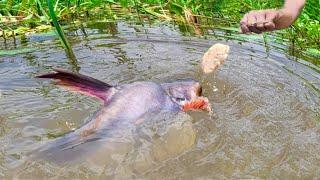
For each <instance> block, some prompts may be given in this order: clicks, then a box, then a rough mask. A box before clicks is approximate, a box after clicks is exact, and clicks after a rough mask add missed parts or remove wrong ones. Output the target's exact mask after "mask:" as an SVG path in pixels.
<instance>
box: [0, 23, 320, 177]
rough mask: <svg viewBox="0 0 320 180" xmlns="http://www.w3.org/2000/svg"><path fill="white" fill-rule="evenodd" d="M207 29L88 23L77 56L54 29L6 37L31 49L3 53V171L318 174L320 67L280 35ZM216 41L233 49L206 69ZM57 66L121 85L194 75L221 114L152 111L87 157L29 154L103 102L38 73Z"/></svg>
mask: <svg viewBox="0 0 320 180" xmlns="http://www.w3.org/2000/svg"><path fill="white" fill-rule="evenodd" d="M190 29H191V32H190V31H189V30H190ZM201 31H203V32H202V33H203V34H202V35H200V36H199V35H194V31H193V30H192V27H185V26H179V25H173V24H167V23H153V24H151V25H150V24H143V25H141V24H140V23H138V24H137V23H132V22H125V21H119V22H95V23H86V24H84V25H83V26H82V27H72V28H70V29H69V33H68V36H69V38H70V40H71V43H72V45H73V49H74V52H75V54H76V57H77V63H75V62H71V61H70V59H68V57H67V56H66V54H65V52H64V51H63V49H62V48H61V46H60V44H59V41H58V39H57V38H55V36H53V35H52V34H38V35H32V36H28V37H25V38H21V39H17V42H15V43H14V42H12V41H7V42H6V44H4V43H1V44H0V48H1V49H25V50H27V51H24V52H22V53H20V54H16V55H7V56H2V57H0V76H1V78H0V90H1V96H0V143H1V149H0V152H1V153H0V177H2V178H6V179H7V178H12V177H16V178H31V177H38V178H52V177H56V178H94V177H100V178H147V179H151V178H156V179H163V178H173V179H176V178H181V179H192V178H199V177H200V178H219V179H220V178H272V179H274V178H287V179H289V178H312V177H316V178H319V177H320V169H319V167H320V155H319V152H320V127H319V105H320V101H319V88H320V73H319V72H320V70H319V68H317V67H316V66H314V65H312V64H311V63H308V61H305V60H306V59H303V57H302V58H301V57H300V58H299V57H297V56H292V51H289V50H288V49H290V48H289V47H286V46H284V45H282V44H279V43H277V42H276V41H274V40H273V39H274V37H273V36H271V35H270V36H267V42H266V39H263V36H255V38H251V39H250V38H248V39H245V40H246V41H239V40H235V39H239V38H237V37H240V35H237V34H232V33H230V32H229V31H228V30H222V29H214V28H209V29H200V32H201ZM196 32H198V31H196ZM198 34H199V33H198ZM242 39H243V38H242ZM214 43H223V44H227V45H229V46H230V55H229V58H228V60H227V61H226V63H225V64H224V65H223V66H222V67H221V68H220V69H218V70H217V71H216V72H215V73H214V74H211V75H203V74H202V73H201V72H200V71H199V67H198V62H199V60H200V59H201V57H202V55H203V53H204V52H206V50H207V49H208V48H209V47H210V46H211V45H213V44H214ZM309 62H310V61H309ZM53 67H62V68H65V69H78V68H80V71H79V72H80V73H83V74H87V75H90V76H92V77H94V78H97V79H100V80H103V81H105V82H108V83H110V84H124V83H131V82H135V81H154V82H159V83H161V82H166V81H172V80H174V79H180V78H188V77H191V78H195V79H197V80H199V81H200V82H201V84H202V85H203V89H204V95H205V96H207V97H208V98H209V100H210V102H211V104H212V110H213V113H211V114H210V113H205V112H192V113H188V114H183V113H182V114H179V115H177V116H173V117H172V116H169V117H167V116H166V115H159V116H156V117H153V118H152V119H151V120H150V121H148V122H146V123H144V124H142V125H140V126H138V127H136V128H134V129H130V130H128V131H125V132H124V133H123V138H121V139H114V140H110V142H109V143H108V144H107V145H106V147H104V148H101V149H98V150H97V152H96V153H95V154H93V155H92V156H90V157H83V159H85V161H84V162H83V163H77V164H65V165H57V164H53V163H51V162H47V161H44V162H26V161H25V159H28V156H30V153H31V154H32V152H33V151H34V150H35V149H36V148H37V147H39V146H41V145H43V144H45V143H46V142H47V141H49V140H50V139H51V138H54V136H58V135H59V134H61V133H64V132H68V131H70V130H72V129H74V128H77V127H78V126H80V125H81V124H82V123H83V122H84V121H86V120H87V118H88V117H90V115H92V114H93V113H94V112H95V111H96V110H97V109H98V108H99V106H100V104H99V102H97V101H96V100H95V99H92V98H90V97H86V96H84V95H79V94H74V93H71V92H68V91H66V90H63V89H60V88H58V87H56V86H54V85H53V84H51V82H50V81H47V80H38V79H35V78H34V76H35V75H36V74H38V73H43V72H48V71H50V69H51V68H53Z"/></svg>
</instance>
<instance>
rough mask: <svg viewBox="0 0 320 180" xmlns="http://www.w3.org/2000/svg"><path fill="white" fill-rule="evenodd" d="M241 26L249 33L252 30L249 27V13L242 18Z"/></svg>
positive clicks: (243, 30)
mask: <svg viewBox="0 0 320 180" xmlns="http://www.w3.org/2000/svg"><path fill="white" fill-rule="evenodd" d="M240 28H241V31H242V32H243V33H248V32H250V30H249V28H248V14H245V15H244V16H243V18H242V20H241V21H240Z"/></svg>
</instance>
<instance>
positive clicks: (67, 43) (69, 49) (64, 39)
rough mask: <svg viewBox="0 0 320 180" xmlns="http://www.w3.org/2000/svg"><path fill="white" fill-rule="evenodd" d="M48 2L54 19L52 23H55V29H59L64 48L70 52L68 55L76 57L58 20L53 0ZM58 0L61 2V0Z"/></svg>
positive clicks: (58, 32) (51, 16) (50, 13)
mask: <svg viewBox="0 0 320 180" xmlns="http://www.w3.org/2000/svg"><path fill="white" fill-rule="evenodd" d="M47 2H48V8H49V15H50V18H51V20H52V23H53V24H54V27H55V29H56V31H57V34H58V36H59V39H60V41H61V42H62V44H63V46H64V48H65V49H66V51H67V53H68V55H70V56H71V57H75V55H74V53H73V50H72V47H71V45H70V43H69V41H68V39H67V38H66V36H65V34H64V32H63V30H62V28H61V26H60V24H59V22H58V19H57V16H56V13H55V11H54V7H53V3H52V0H47ZM57 2H59V0H58V1H57Z"/></svg>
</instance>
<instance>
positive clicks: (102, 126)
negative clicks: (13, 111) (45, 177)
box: [36, 69, 210, 162]
mask: <svg viewBox="0 0 320 180" xmlns="http://www.w3.org/2000/svg"><path fill="white" fill-rule="evenodd" d="M37 77H38V78H49V79H55V80H56V82H57V84H58V85H60V86H63V87H65V88H67V89H69V90H71V91H76V92H80V93H83V94H86V95H89V96H93V97H95V98H97V99H99V100H101V101H102V102H103V105H102V107H101V108H100V110H98V111H97V112H96V113H95V114H94V115H93V116H92V117H91V118H90V120H89V121H88V122H87V123H86V124H84V125H83V126H82V127H80V128H78V129H76V130H74V131H72V132H69V133H67V134H66V135H64V136H62V137H60V138H57V139H55V140H53V141H52V142H50V143H48V144H47V145H45V146H44V147H43V148H41V150H39V151H38V152H37V155H36V157H41V158H42V159H43V158H44V159H51V160H54V161H56V162H64V161H71V160H74V159H77V156H81V155H82V153H85V152H86V151H87V149H85V148H82V146H84V144H88V143H92V142H95V141H101V140H103V139H104V138H107V137H110V136H112V133H113V132H114V131H115V130H116V129H117V128H122V129H123V128H125V127H127V126H135V125H138V124H140V123H143V121H144V120H146V119H147V118H146V117H148V116H150V115H154V114H157V113H159V112H161V111H170V112H186V111H189V110H206V111H208V110H210V105H209V101H208V99H207V98H206V97H203V96H201V93H202V88H201V86H200V83H199V82H197V81H195V80H191V79H189V80H180V81H176V82H170V83H163V84H157V83H154V82H134V83H130V84H124V85H119V86H112V85H109V84H107V83H105V82H102V81H99V80H97V79H94V78H91V77H88V76H85V75H82V74H78V73H73V72H70V71H67V70H63V69H54V71H53V72H51V73H47V74H43V75H39V76H37ZM91 148H92V146H91ZM94 148H99V147H98V146H96V147H94Z"/></svg>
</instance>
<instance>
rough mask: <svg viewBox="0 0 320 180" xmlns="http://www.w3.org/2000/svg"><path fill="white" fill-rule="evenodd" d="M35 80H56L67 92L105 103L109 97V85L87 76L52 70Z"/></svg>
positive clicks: (56, 69) (62, 70)
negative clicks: (74, 92)
mask: <svg viewBox="0 0 320 180" xmlns="http://www.w3.org/2000/svg"><path fill="white" fill-rule="evenodd" d="M36 77H37V78H49V79H56V80H58V81H57V84H58V85H60V86H63V87H66V88H67V89H68V90H71V91H76V92H80V93H82V94H85V95H89V96H93V97H96V98H99V99H100V100H102V101H104V102H106V101H107V100H108V98H109V97H108V96H109V95H110V92H108V91H109V90H110V88H112V86H111V85H109V84H107V83H105V82H103V81H100V80H97V79H94V78H92V77H89V76H85V75H82V74H79V73H73V72H71V71H68V70H64V69H58V68H55V69H53V72H51V73H47V74H42V75H38V76H36Z"/></svg>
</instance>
